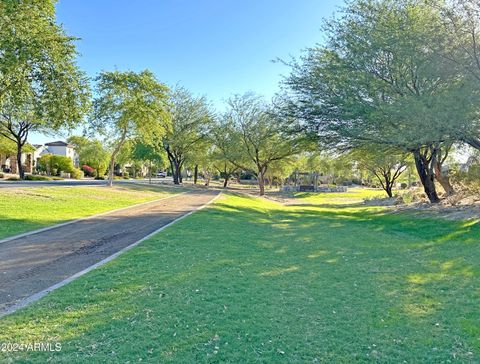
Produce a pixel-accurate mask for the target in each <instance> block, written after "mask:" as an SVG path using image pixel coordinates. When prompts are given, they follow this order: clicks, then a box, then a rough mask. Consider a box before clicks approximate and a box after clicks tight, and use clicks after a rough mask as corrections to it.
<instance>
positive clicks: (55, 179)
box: [52, 176, 63, 181]
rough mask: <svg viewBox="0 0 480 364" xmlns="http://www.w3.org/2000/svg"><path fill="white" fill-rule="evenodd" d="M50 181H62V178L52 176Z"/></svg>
mask: <svg viewBox="0 0 480 364" xmlns="http://www.w3.org/2000/svg"><path fill="white" fill-rule="evenodd" d="M52 181H63V178H62V177H57V176H54V177H52Z"/></svg>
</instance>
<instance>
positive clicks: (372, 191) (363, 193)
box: [293, 187, 388, 205]
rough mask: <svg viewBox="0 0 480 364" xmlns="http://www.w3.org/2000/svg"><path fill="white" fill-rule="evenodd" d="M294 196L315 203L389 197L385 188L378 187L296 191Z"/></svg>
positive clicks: (344, 202) (350, 202)
mask: <svg viewBox="0 0 480 364" xmlns="http://www.w3.org/2000/svg"><path fill="white" fill-rule="evenodd" d="M293 196H294V197H296V198H299V199H301V200H302V201H303V202H308V203H314V204H341V205H347V204H354V203H359V202H363V201H364V200H366V199H372V198H386V197H388V196H387V194H386V193H385V191H384V190H382V189H378V188H360V187H354V188H350V187H349V188H348V190H347V192H339V193H329V192H324V193H312V192H295V193H294V194H293Z"/></svg>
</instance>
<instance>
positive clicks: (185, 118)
mask: <svg viewBox="0 0 480 364" xmlns="http://www.w3.org/2000/svg"><path fill="white" fill-rule="evenodd" d="M171 104H172V108H171V111H172V126H171V127H170V128H169V129H168V131H167V133H166V134H165V136H164V137H163V147H164V149H165V152H166V153H167V157H168V160H169V162H170V167H171V170H172V175H173V182H174V183H175V184H180V183H181V182H182V168H183V166H184V164H185V161H186V160H187V159H188V157H189V156H192V155H195V153H196V151H197V148H202V143H201V142H202V141H203V140H205V139H206V136H207V132H208V128H209V123H210V122H211V119H212V118H211V115H210V110H209V107H208V104H207V101H206V99H205V98H204V97H194V96H193V95H192V94H191V93H190V92H189V91H188V90H186V89H185V88H183V87H178V88H177V89H176V90H174V92H173V93H172V96H171Z"/></svg>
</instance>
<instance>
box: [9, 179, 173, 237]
mask: <svg viewBox="0 0 480 364" xmlns="http://www.w3.org/2000/svg"><path fill="white" fill-rule="evenodd" d="M176 192H177V191H176V190H172V189H168V188H160V187H149V186H141V185H122V186H121V187H115V188H111V189H110V188H107V187H35V188H34V187H27V188H8V189H0V239H1V238H4V237H7V236H11V235H15V234H18V233H22V232H26V231H29V230H34V229H38V228H42V227H45V226H47V225H51V224H55V223H59V222H64V221H67V220H72V219H77V218H81V217H85V216H89V215H93V214H96V213H101V212H105V211H108V210H113V209H117V208H121V207H126V206H130V205H133V204H137V203H142V202H147V201H151V200H155V199H159V198H162V197H164V196H168V195H169V194H172V193H176Z"/></svg>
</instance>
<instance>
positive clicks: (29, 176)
mask: <svg viewBox="0 0 480 364" xmlns="http://www.w3.org/2000/svg"><path fill="white" fill-rule="evenodd" d="M25 180H26V181H51V180H52V179H51V178H48V177H47V176H35V175H32V174H27V175H25Z"/></svg>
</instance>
